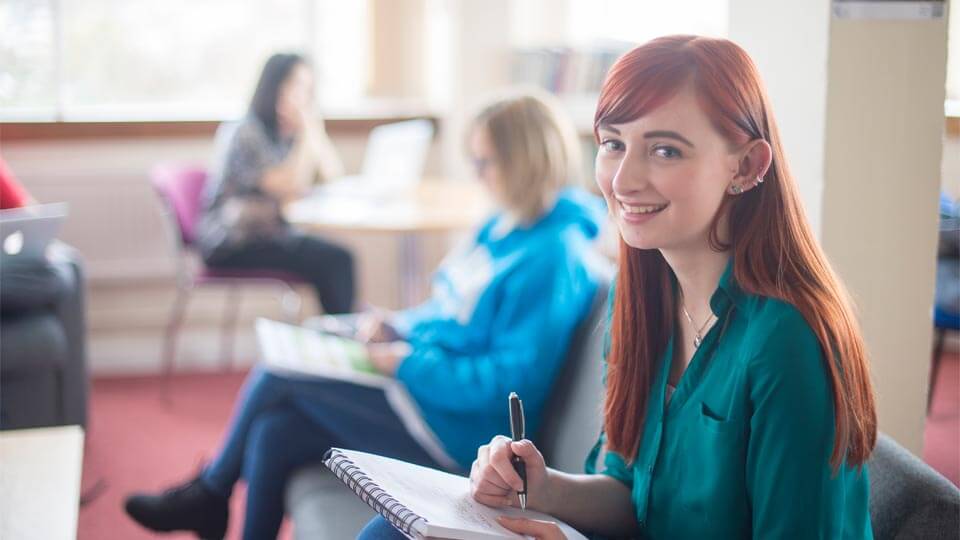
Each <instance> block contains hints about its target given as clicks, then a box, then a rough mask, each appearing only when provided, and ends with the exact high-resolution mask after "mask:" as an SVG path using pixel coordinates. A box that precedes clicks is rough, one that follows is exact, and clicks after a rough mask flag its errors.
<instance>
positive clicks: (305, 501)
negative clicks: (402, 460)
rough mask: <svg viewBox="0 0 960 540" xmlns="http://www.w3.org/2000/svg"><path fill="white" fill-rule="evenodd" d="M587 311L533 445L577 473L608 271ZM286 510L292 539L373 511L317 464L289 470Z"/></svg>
mask: <svg viewBox="0 0 960 540" xmlns="http://www.w3.org/2000/svg"><path fill="white" fill-rule="evenodd" d="M601 279H602V283H601V285H600V287H599V289H598V291H597V295H596V297H595V298H594V304H593V306H592V308H591V311H590V314H589V315H588V316H587V318H586V319H584V321H583V322H581V323H580V326H579V327H578V328H577V330H576V332H575V333H574V336H573V338H572V339H571V343H570V350H569V352H568V354H567V360H566V363H565V364H564V368H563V370H562V371H561V373H560V374H559V375H558V378H557V382H556V384H555V385H554V388H553V391H552V393H551V396H550V398H549V400H548V410H549V411H550V413H549V414H548V415H547V418H546V421H545V424H544V426H543V428H542V429H541V432H540V433H538V434H537V437H536V442H537V446H538V448H540V450H541V451H542V452H543V454H544V457H545V458H546V459H547V463H549V464H550V465H551V466H552V467H555V468H558V469H561V470H564V471H567V472H582V471H583V461H584V457H585V456H586V455H587V453H588V452H589V450H590V447H591V446H592V445H593V443H594V441H596V437H597V435H598V434H599V432H600V408H599V406H600V397H601V395H602V393H601V391H602V387H601V373H602V369H603V363H602V358H601V353H602V352H603V330H602V326H603V320H604V318H605V316H606V301H605V300H606V297H607V292H608V290H609V283H610V276H609V274H604V275H603V276H602V277H601ZM286 509H287V514H288V515H289V516H290V518H291V519H292V521H293V531H294V537H295V538H297V539H303V540H306V539H311V540H324V539H330V540H333V539H337V540H341V539H344V538H355V537H356V535H357V533H358V532H360V529H362V528H363V526H364V525H365V524H366V523H367V522H368V521H370V519H371V518H373V516H374V512H373V510H371V509H370V507H369V506H367V505H366V504H365V503H363V501H361V500H360V498H359V497H357V496H356V495H355V494H354V493H353V492H352V491H350V490H349V489H347V487H346V486H345V485H344V484H343V482H341V481H340V480H338V479H337V478H336V477H334V476H333V475H332V474H331V473H330V472H329V471H328V470H327V469H326V467H323V466H322V465H319V466H312V467H308V468H306V469H304V470H302V471H300V472H298V473H297V474H296V475H294V477H293V479H292V480H291V482H290V484H289V486H288V487H287V492H286Z"/></svg>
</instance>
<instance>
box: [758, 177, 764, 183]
mask: <svg viewBox="0 0 960 540" xmlns="http://www.w3.org/2000/svg"><path fill="white" fill-rule="evenodd" d="M757 183H758V184H762V183H763V177H762V176H757Z"/></svg>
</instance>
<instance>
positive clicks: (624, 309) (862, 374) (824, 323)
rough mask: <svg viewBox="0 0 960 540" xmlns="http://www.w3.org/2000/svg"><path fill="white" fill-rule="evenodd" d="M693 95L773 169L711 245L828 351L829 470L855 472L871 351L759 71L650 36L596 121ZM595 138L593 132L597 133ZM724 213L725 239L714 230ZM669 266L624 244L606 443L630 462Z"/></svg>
mask: <svg viewBox="0 0 960 540" xmlns="http://www.w3.org/2000/svg"><path fill="white" fill-rule="evenodd" d="M687 84H690V85H692V87H693V88H694V89H695V91H696V94H697V96H698V98H699V101H700V104H701V106H702V107H703V110H704V111H705V112H706V114H707V115H708V116H709V117H710V119H711V121H712V123H713V125H714V128H715V129H717V131H718V132H719V133H720V134H722V135H723V136H724V137H725V138H726V139H727V140H728V141H729V142H730V143H731V144H732V145H741V144H745V143H747V142H749V141H752V140H759V139H763V140H765V141H767V143H769V144H770V147H771V149H772V151H773V161H772V163H771V165H770V168H769V169H768V170H767V173H766V174H765V176H764V182H763V183H762V184H760V185H758V186H757V187H756V188H754V189H752V190H749V191H747V192H745V193H743V194H741V195H736V196H733V195H727V196H725V197H724V200H723V202H722V203H721V206H720V208H719V210H718V211H717V215H716V216H715V217H714V219H713V223H712V226H711V230H710V245H711V247H712V248H713V249H716V250H718V251H726V250H731V251H732V257H733V270H734V279H735V280H736V282H737V284H738V285H739V286H740V288H741V289H742V290H743V291H744V292H746V293H748V294H754V295H761V296H766V297H772V298H777V299H780V300H782V301H784V302H787V303H789V304H791V305H793V306H795V307H796V308H797V309H798V310H799V311H800V313H801V314H802V315H803V317H804V319H805V320H806V321H807V323H808V324H809V325H810V327H811V328H812V329H813V332H814V333H815V334H816V336H817V339H818V340H819V342H820V347H821V349H822V350H823V353H824V359H825V360H824V369H825V370H826V372H827V375H828V377H829V380H830V383H831V387H832V394H833V405H834V414H835V420H836V421H835V436H834V446H833V451H832V454H831V458H830V464H831V465H832V467H833V468H834V470H837V469H838V468H839V467H840V465H841V464H842V463H843V462H844V461H845V460H846V462H847V463H848V464H852V465H860V464H862V463H863V462H865V461H866V459H867V457H868V456H869V455H870V452H871V451H872V450H873V447H874V444H875V442H876V436H877V418H876V409H875V405H874V396H873V387H872V384H871V381H870V370H869V366H868V361H867V353H866V348H865V346H864V343H863V338H862V336H861V333H860V327H859V324H858V323H857V320H856V317H855V315H854V310H853V306H852V302H851V300H850V297H849V295H848V293H847V291H846V289H845V288H844V286H843V285H842V284H841V283H840V280H839V279H838V278H837V276H836V275H835V274H834V272H833V270H832V269H831V268H830V264H829V263H828V262H827V258H826V256H825V255H824V253H823V251H822V250H821V248H820V246H819V244H818V243H817V241H816V239H815V238H814V235H813V232H812V230H811V228H810V225H809V223H808V222H807V220H806V217H805V216H804V213H803V209H802V206H801V203H800V197H799V194H798V191H797V186H796V183H795V182H794V180H793V177H792V176H791V174H790V171H789V169H788V168H787V163H786V160H785V159H784V153H783V148H782V146H781V144H780V135H779V133H778V131H777V127H776V124H775V122H774V119H773V114H772V112H771V110H770V105H769V99H768V98H767V95H766V91H765V90H764V88H763V84H762V82H761V80H760V76H759V73H758V72H757V68H756V66H755V65H754V64H753V61H752V60H751V59H750V57H749V56H748V55H747V53H746V51H744V50H743V49H741V48H740V47H739V46H737V45H736V44H734V43H733V42H731V41H728V40H725V39H711V38H704V37H698V36H668V37H662V38H658V39H654V40H653V41H650V42H648V43H646V44H644V45H642V46H640V47H637V48H635V49H633V50H632V51H630V52H628V53H626V54H625V55H623V56H622V57H620V58H619V59H618V60H617V62H616V63H615V64H614V65H613V67H611V68H610V72H609V73H608V74H607V78H606V80H605V81H604V84H603V88H602V90H601V92H600V100H599V104H598V105H597V112H596V115H595V117H594V133H595V135H597V129H598V127H599V125H600V123H601V122H603V123H605V124H620V123H626V122H630V121H633V120H635V119H637V118H640V117H641V116H643V115H644V114H646V113H648V112H649V111H652V110H653V109H655V108H656V107H658V106H660V105H661V104H663V103H664V102H666V101H667V100H668V99H669V98H670V97H671V96H673V95H674V94H675V93H676V92H677V91H678V90H680V89H681V87H683V86H684V85H687ZM597 138H598V140H599V135H597ZM724 214H728V216H729V218H728V224H729V241H728V242H727V243H724V241H723V239H721V233H720V231H719V224H720V223H721V218H722V216H723V215H724ZM674 314H675V299H674V298H673V291H672V287H671V278H670V268H669V266H668V265H667V263H666V261H665V260H664V258H663V256H662V255H661V254H660V251H659V250H655V249H654V250H639V249H634V248H631V247H630V246H628V245H626V244H625V243H624V242H623V240H622V239H621V242H620V272H619V276H618V278H617V288H616V297H615V300H614V306H613V320H612V327H611V343H610V345H611V346H610V352H609V356H608V358H607V363H608V366H607V370H608V371H607V395H606V401H605V404H604V429H605V430H606V433H607V444H608V447H609V448H610V449H611V450H614V451H616V452H618V453H619V454H621V455H623V456H624V457H626V458H627V459H629V460H632V459H633V457H634V456H635V455H636V454H637V450H638V447H639V445H640V436H641V434H642V433H643V424H644V419H645V416H646V406H647V401H648V397H649V395H650V387H651V384H652V380H653V376H654V373H655V368H656V364H657V360H658V359H659V358H660V357H661V356H662V355H663V354H664V351H665V349H666V346H667V343H668V341H669V339H670V336H671V335H672V333H673V321H674V317H675V315H674Z"/></svg>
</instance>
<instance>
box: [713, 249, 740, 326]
mask: <svg viewBox="0 0 960 540" xmlns="http://www.w3.org/2000/svg"><path fill="white" fill-rule="evenodd" d="M745 300H746V293H744V292H743V289H741V288H740V286H739V285H737V280H736V279H735V278H734V275H733V257H732V256H731V257H730V259H728V260H727V267H726V268H725V269H724V270H723V274H722V275H721V276H720V284H719V285H717V290H715V291H714V292H713V295H712V296H711V297H710V309H711V310H712V311H713V313H714V314H716V315H717V316H718V317H719V316H721V315H723V313H725V312H726V311H727V308H728V307H730V305H731V304H733V305H734V306H736V307H738V308H742V307H743V302H744V301H745Z"/></svg>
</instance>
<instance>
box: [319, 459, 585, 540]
mask: <svg viewBox="0 0 960 540" xmlns="http://www.w3.org/2000/svg"><path fill="white" fill-rule="evenodd" d="M324 464H325V465H326V466H327V467H328V468H329V469H330V470H331V471H333V473H334V474H335V475H337V477H338V478H340V479H341V480H342V481H343V482H344V483H345V484H347V486H348V487H349V488H350V489H352V490H353V491H354V492H356V493H357V495H359V496H360V498H361V499H363V501H364V502H366V503H367V504H369V505H370V506H371V507H372V508H373V509H374V510H376V511H377V512H379V513H380V514H381V515H383V516H384V517H385V518H387V519H388V520H389V521H390V522H391V523H393V524H394V525H395V526H396V527H397V528H399V529H400V530H401V531H403V532H404V534H406V535H407V536H408V537H410V538H417V539H419V538H449V539H456V540H488V539H490V540H493V539H503V538H522V537H521V536H520V535H517V534H514V533H512V532H510V531H508V530H506V529H504V528H503V527H501V526H500V524H499V523H497V520H496V518H497V516H501V515H509V516H514V517H526V518H530V519H540V520H547V521H555V522H557V524H558V525H560V528H561V529H562V530H563V533H564V535H566V537H567V538H568V539H569V540H586V537H584V536H583V535H582V534H580V533H579V532H577V531H576V530H575V529H574V528H573V527H571V526H569V525H567V524H565V523H562V522H560V521H558V520H557V519H555V518H553V517H551V516H548V515H546V514H542V513H540V512H534V511H532V510H520V509H519V508H506V509H494V508H489V507H487V506H484V505H482V504H480V503H478V502H476V501H474V500H473V498H472V497H471V496H470V480H469V479H467V478H465V477H463V476H457V475H454V474H449V473H445V472H443V471H438V470H435V469H430V468H427V467H420V466H418V465H413V464H410V463H406V462H403V461H399V460H395V459H390V458H385V457H382V456H376V455H373V454H367V453H364V452H357V451H353V450H343V449H340V448H334V449H332V450H330V452H328V453H327V457H326V458H325V459H324Z"/></svg>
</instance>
